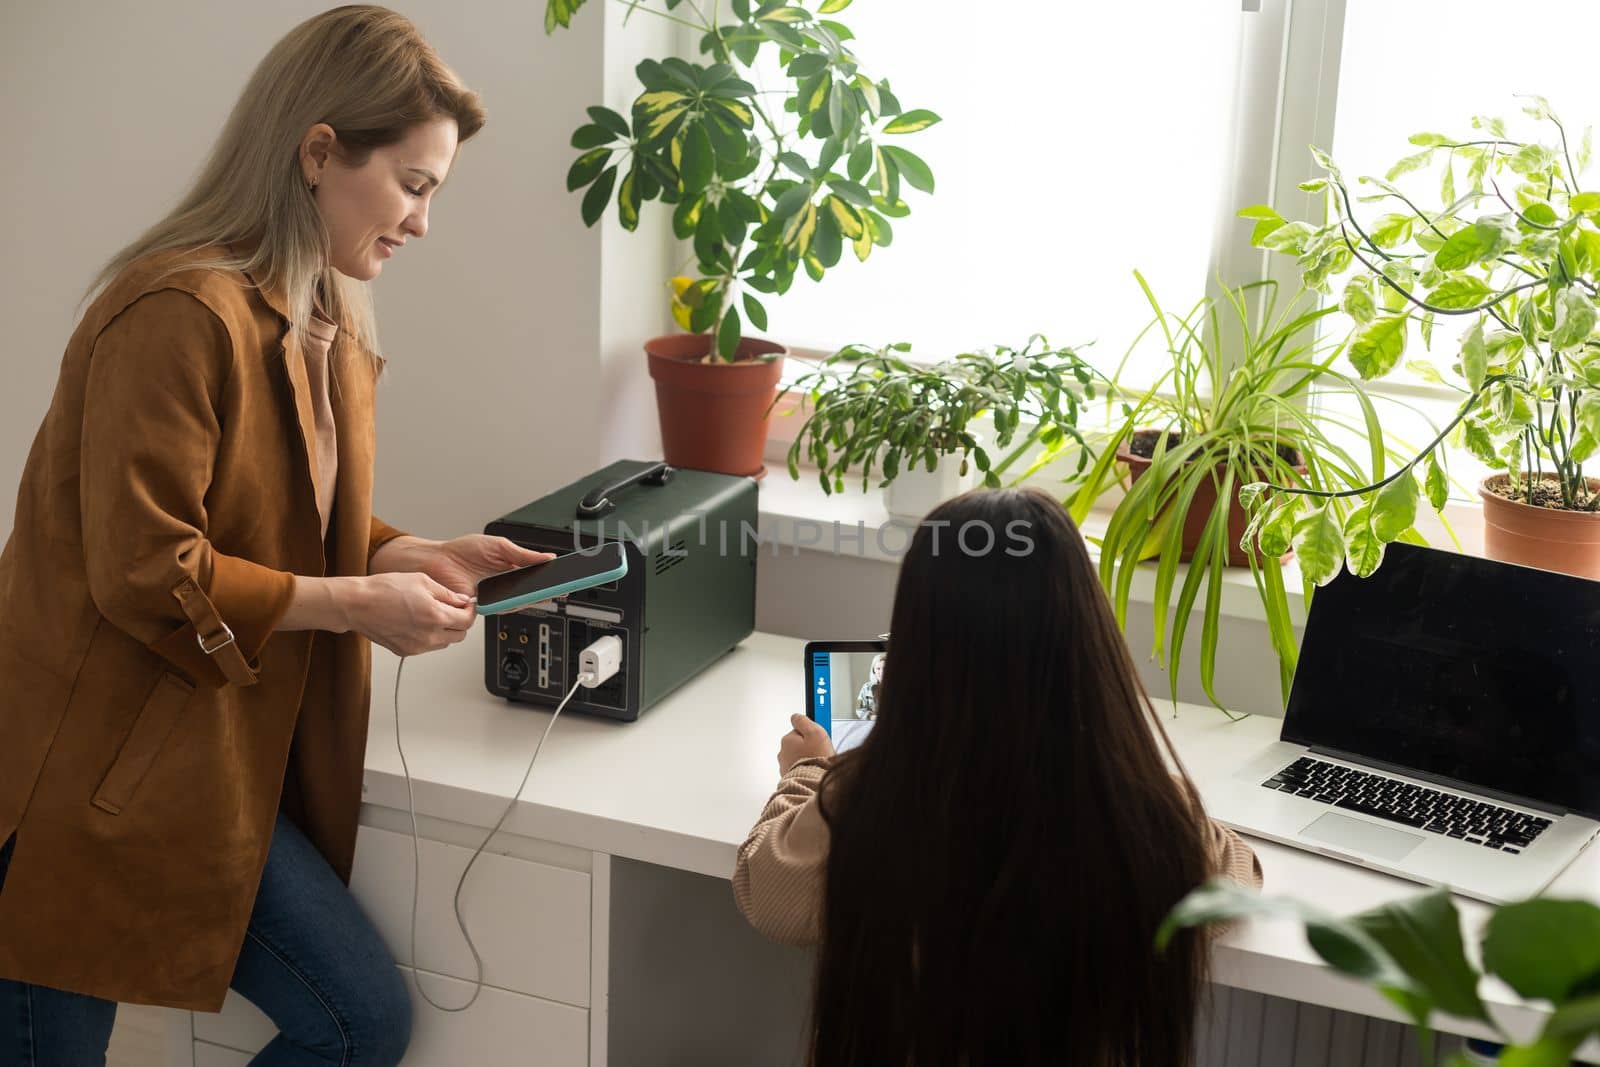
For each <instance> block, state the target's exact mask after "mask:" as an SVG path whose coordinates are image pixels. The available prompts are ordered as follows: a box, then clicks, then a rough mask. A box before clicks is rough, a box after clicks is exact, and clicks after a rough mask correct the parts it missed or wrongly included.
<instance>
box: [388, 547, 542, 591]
mask: <svg viewBox="0 0 1600 1067" xmlns="http://www.w3.org/2000/svg"><path fill="white" fill-rule="evenodd" d="M555 558H556V556H555V553H554V552H535V551H534V550H533V549H531V548H523V547H522V546H521V545H519V544H517V543H516V542H515V541H512V540H509V539H507V538H504V537H491V536H490V535H489V534H467V535H465V536H463V537H457V538H453V539H452V540H449V541H445V542H442V543H441V544H440V545H439V547H438V548H437V549H435V550H434V553H433V555H432V556H431V557H430V558H428V559H426V560H424V562H423V566H422V567H421V568H420V569H421V571H422V573H423V574H426V575H427V576H428V577H430V578H432V579H433V580H434V581H436V582H438V583H439V584H440V585H442V586H444V587H445V588H446V589H454V590H455V591H456V592H458V593H465V594H466V595H467V596H470V597H476V596H477V594H478V582H479V581H481V580H482V579H484V578H487V577H488V576H489V575H491V574H499V573H500V572H501V571H509V570H514V569H515V568H517V567H531V566H533V565H534V564H535V563H544V562H546V561H548V560H552V559H555Z"/></svg>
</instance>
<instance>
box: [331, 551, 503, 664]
mask: <svg viewBox="0 0 1600 1067" xmlns="http://www.w3.org/2000/svg"><path fill="white" fill-rule="evenodd" d="M349 580H350V581H353V582H355V583H357V584H356V585H355V586H354V589H353V591H352V592H351V594H350V595H348V596H347V597H345V598H344V606H345V612H346V617H347V618H348V620H349V629H351V630H355V631H356V632H357V633H361V634H365V635H366V636H367V637H369V638H370V639H371V640H372V641H373V642H374V643H376V644H380V645H382V646H383V647H384V648H387V649H388V650H389V651H390V652H393V653H394V654H395V655H397V656H415V655H417V654H418V653H422V652H433V651H436V650H438V649H441V648H444V647H445V646H447V645H453V644H455V643H456V642H457V641H460V640H461V639H462V638H464V637H466V636H467V634H469V633H471V632H472V625H473V623H474V622H475V621H476V620H477V612H476V611H474V610H473V607H472V598H471V597H469V596H465V595H463V594H461V593H457V592H455V591H453V590H450V589H446V588H445V587H444V586H442V585H440V584H439V583H438V582H436V581H434V580H433V579H432V578H430V577H428V576H427V575H426V574H418V573H415V572H412V573H401V574H374V575H369V576H367V577H365V578H356V579H349Z"/></svg>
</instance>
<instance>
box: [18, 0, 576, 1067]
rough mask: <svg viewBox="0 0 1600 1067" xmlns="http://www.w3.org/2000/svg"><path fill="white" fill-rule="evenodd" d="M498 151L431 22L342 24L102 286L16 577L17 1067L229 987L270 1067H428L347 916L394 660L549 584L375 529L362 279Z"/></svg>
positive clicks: (313, 39) (400, 992) (490, 554)
mask: <svg viewBox="0 0 1600 1067" xmlns="http://www.w3.org/2000/svg"><path fill="white" fill-rule="evenodd" d="M483 123H484V111H483V108H482V106H481V105H480V103H479V100H478V97H477V94H476V93H473V92H472V91H470V90H468V89H467V88H465V87H464V86H463V85H462V84H461V82H460V80H459V79H458V78H457V77H456V76H455V74H454V73H453V72H452V71H451V70H450V69H449V68H448V67H446V66H445V65H444V63H443V62H442V61H441V60H440V59H439V57H438V55H437V54H436V53H435V52H434V50H433V49H432V48H431V47H430V46H429V45H428V43H427V42H426V41H425V40H423V38H422V36H421V34H420V33H419V32H418V30H417V28H416V27H415V26H414V25H412V23H411V22H409V21H408V20H407V19H405V18H403V17H402V16H400V15H398V14H396V13H394V12H392V11H389V10H386V9H384V8H381V7H373V6H366V5H362V6H350V7H341V8H337V9H334V10H331V11H328V12H326V13H324V14H321V15H318V16H316V17H314V18H311V19H309V20H307V21H306V22H304V23H302V24H301V25H299V26H297V27H295V28H294V29H293V30H291V31H290V32H289V34H288V35H287V36H285V37H284V38H283V39H282V40H281V41H279V42H278V43H277V45H275V46H274V47H273V48H272V50H271V51H270V52H269V53H268V54H267V56H266V58H265V59H263V60H262V62H261V64H260V65H259V66H258V67H257V68H256V70H255V72H254V73H253V74H252V76H251V78H250V80H249V82H248V83H247V85H246V86H245V89H244V92H243V94H242V95H241V97H240V99H239V101H238V103H237V104H236V105H235V107H234V109H233V112H232V114H231V115H230V116H229V118H228V121H227V124H226V126H225V127H224V128H223V130H222V133H221V136H220V137H219V139H218V141H217V143H216V145H215V147H214V149H213V151H212V153H211V155H210V157H209V159H208V161H207V162H206V164H205V166H204V167H203V168H202V171H201V173H200V175H199V177H198V179H197V180H196V182H195V184H194V187H193V188H192V189H191V190H190V191H189V192H188V194H187V195H185V196H184V197H183V199H182V200H181V201H180V202H179V204H178V206H177V207H176V208H175V209H174V210H173V211H172V212H171V213H170V214H169V215H167V217H166V218H164V219H162V220H161V221H160V222H158V223H157V224H156V225H155V226H154V227H152V228H151V229H150V230H148V231H147V232H146V233H145V234H144V235H143V236H141V237H140V238H139V239H138V240H136V241H135V242H134V243H133V244H132V245H131V246H129V247H128V248H126V249H124V250H122V251H121V252H120V253H119V254H117V255H116V256H115V257H113V258H112V260H111V261H110V263H109V264H108V265H107V266H106V268H105V269H104V271H103V272H102V273H101V274H100V276H99V277H98V278H97V279H96V281H95V283H94V284H93V285H92V286H91V287H90V292H91V293H97V295H96V296H95V297H94V299H93V301H92V302H91V303H90V304H89V307H88V308H87V310H86V311H85V313H84V314H83V316H82V318H81V320H80V321H79V323H78V325H77V327H76V329H75V330H74V332H73V334H72V337H71V339H70V340H69V341H68V343H67V348H66V354H65V357H64V359H63V360H62V364H61V372H60V378H59V381H58V383H57V386H56V390H55V395H54V397H53V398H52V400H51V404H50V407H49V410H48V412H47V413H46V415H45V417H44V422H43V425H42V426H41V427H40V429H39V432H38V435H37V436H36V438H35V440H34V443H33V446H32V449H31V451H30V453H29V455H28V460H27V464H26V466H25V467H24V469H23V472H22V480H21V487H20V490H19V493H18V499H17V508H16V521H15V526H14V529H13V531H12V534H11V537H10V539H9V541H8V542H7V543H6V546H5V550H4V553H3V554H0V602H3V603H4V604H6V605H7V607H8V609H9V610H7V611H6V612H5V613H4V614H3V616H0V693H4V694H5V700H4V704H3V705H0V1014H3V1015H4V1016H5V1018H6V1019H7V1020H8V1021H7V1024H6V1025H5V1026H0V1063H5V1064H19V1063H20V1064H42V1063H49V1064H52V1065H78V1064H103V1063H104V1061H105V1051H106V1045H107V1042H108V1039H109V1036H110V1032H111V1028H112V1023H113V1020H114V1018H115V1014H116V1008H117V1003H118V1002H119V1001H123V1002H128V1003H139V1004H156V1005H165V1006H170V1007H175V1008H188V1009H193V1010H197V1011H209V1012H214V1011H217V1010H219V1009H220V1008H221V1005H222V1002H223V998H224V996H225V995H226V993H227V991H228V989H229V988H230V987H231V988H233V989H235V990H237V991H238V992H239V993H241V994H242V995H244V996H245V997H246V998H248V999H249V1000H251V1001H253V1002H254V1003H255V1004H256V1005H257V1006H259V1007H260V1008H261V1009H262V1010H263V1011H264V1012H265V1013H266V1014H267V1015H268V1016H269V1017H270V1018H271V1019H272V1020H273V1022H274V1023H276V1024H277V1026H278V1029H279V1031H280V1033H279V1035H278V1037H277V1038H276V1039H274V1040H273V1041H272V1042H271V1043H270V1044H269V1045H268V1046H267V1047H266V1048H265V1049H264V1050H263V1051H262V1052H261V1053H260V1055H258V1056H257V1057H256V1058H255V1059H254V1060H253V1061H252V1062H253V1063H257V1064H266V1065H290V1064H323V1063H337V1064H343V1065H346V1067H356V1065H377V1064H393V1063H397V1062H399V1060H400V1058H401V1056H402V1055H403V1053H404V1051H405V1048H406V1045H407V1042H408V1040H409V1034H410V1009H409V998H408V995H407V992H406V990H405V987H404V985H403V984H402V982H401V980H400V978H399V975H398V972H397V970H396V968H395V964H394V960H393V958H392V957H391V955H390V954H389V952H388V950H387V948H386V947H385V946H384V944H383V941H382V939H381V938H380V937H379V936H378V934H377V932H376V931H375V930H374V928H373V927H372V925H371V923H370V922H369V921H368V920H367V918H366V917H365V916H364V915H363V914H362V912H361V909H360V908H359V907H358V906H357V904H356V902H355V900H354V898H353V897H352V896H351V895H350V893H349V890H348V888H347V886H348V883H349V877H350V867H351V862H352V859H353V854H354V850H355V836H356V817H357V809H358V808H359V805H360V800H361V776H362V766H363V758H364V755H365V749H366V732H367V716H368V696H369V688H370V645H369V641H376V642H378V643H379V644H381V645H383V646H384V647H386V648H388V649H390V650H392V651H394V652H396V653H400V654H406V655H415V654H417V653H420V652H426V651H430V650H433V649H438V648H443V647H445V646H446V645H449V644H452V643H454V642H457V641H460V640H461V639H462V638H464V637H465V636H466V634H467V633H468V632H469V630H470V628H471V626H472V623H473V620H474V611H473V605H472V599H471V596H472V593H473V590H474V588H475V586H476V582H477V580H478V579H479V578H480V577H483V576H484V575H487V574H490V573H493V572H495V571H500V570H505V569H507V568H510V567H514V566H520V565H523V564H527V563H533V562H538V561H540V560H543V559H546V558H548V556H547V555H545V554H543V553H535V552H530V551H528V550H525V549H523V548H521V547H519V546H517V545H514V544H513V543H511V542H510V541H506V540H504V539H502V538H491V537H486V536H483V535H481V534H469V535H467V536H463V537H458V538H455V539H454V540H450V541H431V540H426V539H423V538H419V537H412V536H409V535H406V534H403V533H401V531H399V530H396V529H394V528H393V527H390V526H388V525H386V524H385V523H383V522H382V521H380V520H379V519H377V518H375V517H374V516H373V515H372V511H371V495H372V465H373V451H374V448H373V393H374V387H375V384H376V380H377V377H378V374H379V372H380V371H381V369H382V366H383V360H382V359H381V358H380V357H379V356H378V354H377V353H378V345H377V339H376V331H375V328H374V324H373V311H372V301H371V297H370V294H369V291H368V287H367V283H368V282H369V281H370V280H371V279H372V278H374V277H376V276H377V275H378V273H379V272H380V271H381V270H382V268H383V264H384V263H385V262H386V261H387V260H388V259H389V258H391V257H392V256H394V255H395V254H396V253H397V251H398V250H399V249H401V248H402V247H403V246H404V245H405V244H406V243H407V242H408V241H410V240H411V239H413V238H420V237H422V236H423V235H424V234H426V233H427V230H428V208H429V205H430V203H431V201H432V199H433V197H434V195H435V194H436V192H437V190H438V188H439V185H440V183H442V182H443V181H444V179H445V176H446V174H447V172H448V171H449V169H450V166H451V164H452V163H453V162H454V160H455V157H456V154H457V149H458V146H459V145H460V144H461V143H462V142H464V141H466V140H467V139H468V138H470V137H472V136H473V135H474V134H475V133H477V131H478V130H479V129H480V128H481V127H482V125H483ZM19 1023H20V1025H19Z"/></svg>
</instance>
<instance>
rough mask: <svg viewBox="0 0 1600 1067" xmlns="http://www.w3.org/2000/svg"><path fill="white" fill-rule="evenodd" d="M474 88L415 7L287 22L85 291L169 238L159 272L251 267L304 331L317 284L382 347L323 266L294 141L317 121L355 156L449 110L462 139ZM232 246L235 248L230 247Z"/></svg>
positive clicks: (345, 154) (349, 160)
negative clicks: (180, 192) (229, 107)
mask: <svg viewBox="0 0 1600 1067" xmlns="http://www.w3.org/2000/svg"><path fill="white" fill-rule="evenodd" d="M485 117H486V116H485V113H484V110H483V105H482V104H481V102H480V101H479V98H478V94H477V93H475V92H473V91H471V90H470V89H467V88H466V87H465V86H463V85H462V84H461V81H460V79H459V78H457V77H456V75H455V73H454V72H453V71H452V70H451V69H450V68H449V67H447V66H446V65H445V64H444V61H443V60H441V59H440V58H439V56H438V53H436V52H435V51H434V50H433V47H432V46H431V45H429V44H428V42H427V41H425V40H423V38H422V34H421V33H420V32H419V31H418V30H417V28H416V26H415V25H414V24H413V23H412V22H411V20H410V19H408V18H406V17H405V16H404V15H401V14H399V13H397V12H394V11H390V10H389V9H388V8H384V7H378V6H376V5H372V4H351V5H348V6H345V7H337V8H334V9H332V10H331V11H325V12H323V13H322V14H320V15H317V16H315V17H313V18H310V19H307V20H306V21H304V22H302V23H300V25H298V26H296V27H295V28H294V29H292V30H290V31H289V32H288V33H287V34H286V35H285V36H284V37H283V39H282V40H280V41H279V42H278V43H277V44H276V45H274V46H273V48H272V50H271V51H270V52H268V53H267V55H266V58H264V59H262V61H261V63H260V64H259V65H258V66H257V67H256V69H255V72H254V73H253V74H251V76H250V81H249V82H248V83H247V84H246V85H245V87H244V91H243V93H241V94H240V96H239V101H238V103H236V104H235V105H234V107H233V112H232V114H230V115H229V116H228V121H227V123H226V124H225V125H224V126H223V128H222V133H221V135H220V136H219V137H218V138H217V142H216V144H215V145H214V146H213V147H212V150H211V155H210V157H209V158H208V159H207V160H206V163H205V166H204V167H203V168H202V170H201V172H200V175H199V177H198V178H196V180H195V182H194V185H193V187H192V188H191V189H190V190H189V191H188V193H187V194H186V195H185V196H184V197H183V199H182V200H181V201H180V202H179V203H178V206H177V207H175V208H174V209H173V210H172V211H171V212H170V213H169V214H168V215H167V216H166V217H165V218H163V219H162V220H161V221H160V222H158V223H156V224H155V225H154V226H152V227H151V228H150V229H149V230H147V231H145V233H144V234H142V235H141V236H140V237H139V238H138V239H137V240H135V241H134V242H133V243H132V244H130V245H128V246H127V247H126V248H124V249H122V251H120V252H118V253H117V254H116V255H115V256H113V257H111V259H110V261H109V262H108V263H107V264H106V265H105V266H104V267H103V268H102V269H101V270H100V272H99V274H98V275H96V277H95V280H94V282H93V283H92V284H91V285H90V287H89V291H88V294H86V295H85V299H88V296H89V295H91V294H93V293H94V292H96V291H97V290H99V289H100V288H101V287H102V286H104V285H106V284H108V283H109V282H110V281H112V280H113V279H114V278H115V277H116V276H117V275H118V274H120V273H121V272H122V270H123V269H124V268H126V267H127V266H128V265H129V264H131V263H133V262H134V261H135V260H138V259H140V258H142V257H144V256H147V255H152V254H155V253H159V252H165V251H168V250H171V249H192V250H194V251H195V252H196V255H195V256H194V257H193V258H191V257H177V259H178V262H176V263H175V264H174V265H173V266H172V267H171V268H169V270H167V271H166V272H164V274H163V276H165V275H168V274H174V273H177V272H178V271H181V270H185V269H191V268H192V267H194V266H197V265H203V266H207V267H211V268H214V269H221V270H233V271H248V272H249V273H250V274H251V275H252V276H254V277H255V278H256V279H258V280H259V281H260V283H261V285H262V286H264V287H266V288H269V289H281V290H282V292H283V293H284V294H285V295H286V298H287V303H288V307H289V319H290V329H291V331H294V332H295V333H296V335H297V336H298V334H299V333H300V332H301V331H304V329H305V328H306V325H307V323H308V322H309V321H310V318H311V310H312V306H313V300H314V297H315V295H316V293H317V287H318V283H319V282H320V283H321V308H322V310H323V312H324V313H325V314H327V315H328V316H329V317H330V318H332V319H333V321H335V322H337V323H340V324H341V326H342V328H341V330H340V337H341V338H345V337H349V336H353V339H354V340H355V341H357V342H359V343H360V344H362V345H363V346H365V348H366V349H367V350H368V351H369V352H370V353H371V354H372V355H373V356H374V357H376V356H377V354H378V341H377V328H376V323H375V321H374V314H373V306H372V294H371V290H370V289H369V287H368V286H367V284H366V283H365V282H362V281H358V280H356V279H353V278H349V277H346V276H344V275H342V274H340V273H339V272H338V271H336V270H334V269H333V268H332V266H331V265H330V264H329V255H330V247H329V240H328V233H327V229H326V228H325V227H324V225H323V223H322V217H321V215H320V214H319V213H318V211H317V206H316V203H315V201H314V200H313V198H312V193H311V191H310V189H308V188H307V185H306V181H305V178H304V175H303V174H302V172H301V169H300V160H299V147H300V142H301V139H302V138H303V137H304V136H305V134H306V131H307V130H308V129H310V127H311V126H313V125H315V124H316V123H319V122H324V123H327V124H328V125H329V126H331V127H333V130H334V133H335V134H336V142H335V144H334V147H333V151H334V153H335V154H336V155H337V156H338V158H339V159H340V161H341V162H343V163H345V164H347V165H349V166H354V167H359V166H362V165H364V164H365V163H366V162H367V160H368V159H369V158H370V157H371V155H372V152H373V150H374V149H377V148H382V147H385V146H387V145H391V144H395V143H397V142H398V141H401V140H403V139H404V138H405V136H406V134H407V133H408V132H409V131H410V130H411V129H412V128H413V127H415V126H416V125H418V124H419V123H423V122H429V121H432V120H435V119H440V118H452V119H454V120H455V122H456V128H457V132H456V138H457V146H458V148H459V145H460V144H461V143H463V142H465V141H466V140H467V139H468V138H470V137H471V136H472V135H473V134H475V133H477V132H478V130H480V129H481V128H482V127H483V124H484V120H485ZM230 244H232V245H235V246H236V247H237V248H238V249H239V250H240V251H242V252H243V253H244V254H239V253H237V252H235V251H232V250H230V249H229V248H228V247H227V246H228V245H230Z"/></svg>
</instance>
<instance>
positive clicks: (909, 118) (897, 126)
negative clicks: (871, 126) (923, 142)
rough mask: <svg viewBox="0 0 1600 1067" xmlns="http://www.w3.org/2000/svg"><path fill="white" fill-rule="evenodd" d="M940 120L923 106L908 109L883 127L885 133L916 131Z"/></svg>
mask: <svg viewBox="0 0 1600 1067" xmlns="http://www.w3.org/2000/svg"><path fill="white" fill-rule="evenodd" d="M938 121H939V116H938V115H935V114H934V113H933V112H931V111H927V110H925V109H923V108H917V109H915V110H912V111H907V112H905V113H904V114H902V115H897V116H895V118H894V119H893V120H892V121H891V122H890V123H889V124H888V125H887V126H885V127H884V128H883V132H884V133H916V132H917V131H918V130H925V129H927V128H928V127H929V126H932V125H933V124H934V123H936V122H938Z"/></svg>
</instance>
